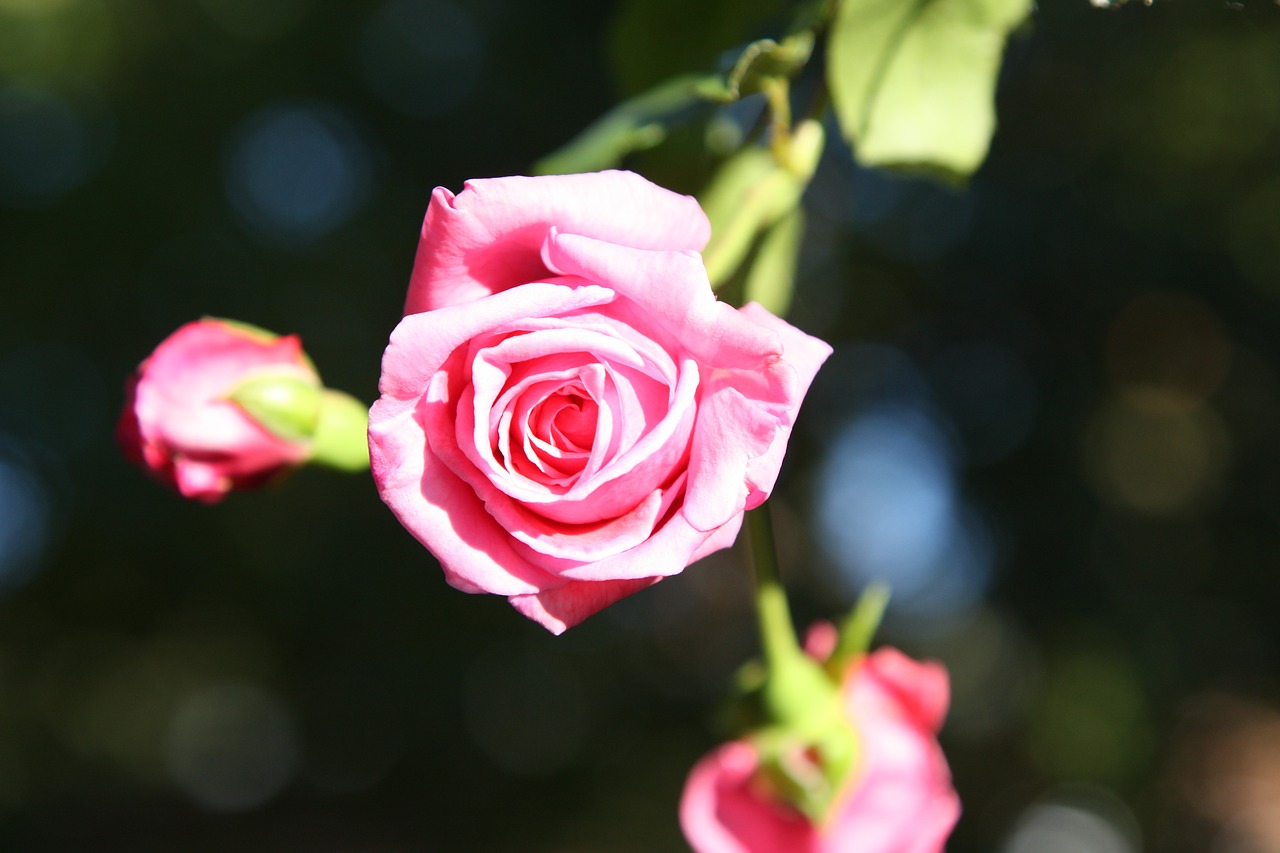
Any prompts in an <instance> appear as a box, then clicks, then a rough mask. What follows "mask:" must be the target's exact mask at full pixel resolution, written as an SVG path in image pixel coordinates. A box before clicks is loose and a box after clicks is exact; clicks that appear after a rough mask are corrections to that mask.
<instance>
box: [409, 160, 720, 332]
mask: <svg viewBox="0 0 1280 853" xmlns="http://www.w3.org/2000/svg"><path fill="white" fill-rule="evenodd" d="M552 226H557V227H558V228H559V229H560V230H561V231H565V232H569V233H575V234H583V235H586V236H589V237H595V238H598V239H600V240H606V241H609V242H617V243H622V244H626V245H629V246H635V247H636V248H639V249H666V250H691V251H698V250H700V249H701V248H702V247H703V246H705V245H706V243H707V240H708V239H709V238H710V236H711V225H710V223H709V222H708V221H707V217H706V214H705V213H703V212H702V208H701V207H700V206H699V205H698V202H697V201H696V200H695V199H693V198H691V197H689V196H683V195H679V194H677V193H673V192H671V191H670V190H666V189H663V188H662V187H659V186H657V185H656V184H652V183H650V182H649V181H646V180H645V179H644V178H642V177H640V176H639V175H636V174H633V173H631V172H600V173H596V174H589V175H556V176H547V177H539V178H526V177H509V178H492V179H487V180H475V181H468V182H467V183H466V185H465V186H464V188H463V190H462V192H461V193H459V194H458V195H457V196H454V195H453V194H452V193H451V192H449V191H448V190H446V189H444V188H443V187H441V188H438V189H437V190H436V191H435V192H434V193H433V194H432V197H431V204H430V205H429V206H428V207H427V214H426V218H425V220H424V222H423V224H422V239H421V241H420V242H419V243H418V254H417V258H416V260H415V262H414V269H413V276H412V278H411V280H410V283H409V294H408V298H407V299H406V302H405V313H406V314H414V313H418V312H420V311H428V310H431V309H435V308H442V307H444V306H448V305H457V304H462V303H466V302H471V301H474V300H476V299H479V298H482V297H484V296H487V295H489V294H492V293H497V292H499V291H502V290H506V289H507V288H510V287H514V286H516V285H519V284H525V283H527V282H530V281H537V280H539V279H541V278H544V277H546V275H547V269H546V267H545V266H544V265H543V264H542V262H541V260H540V259H539V256H538V252H539V249H540V248H541V247H542V243H543V241H544V240H545V239H546V236H547V232H548V230H549V229H550V228H551V227H552Z"/></svg>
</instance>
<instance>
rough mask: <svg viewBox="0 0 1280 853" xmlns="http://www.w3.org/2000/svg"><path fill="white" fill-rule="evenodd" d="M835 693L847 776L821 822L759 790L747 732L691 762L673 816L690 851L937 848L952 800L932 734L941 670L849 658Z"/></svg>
mask: <svg viewBox="0 0 1280 853" xmlns="http://www.w3.org/2000/svg"><path fill="white" fill-rule="evenodd" d="M843 692H844V695H845V697H846V701H847V707H848V711H849V717H850V719H851V721H852V723H853V726H854V728H855V730H856V731H857V735H858V746H859V750H860V753H859V758H858V764H857V768H856V769H855V771H854V776H853V778H852V779H851V780H850V781H849V783H848V784H847V788H846V791H845V793H844V795H843V796H842V797H841V801H840V802H839V803H838V804H837V805H836V806H835V809H834V811H833V814H832V816H831V818H830V820H829V822H828V824H827V825H826V826H822V827H819V826H815V825H813V824H812V823H810V822H809V821H808V820H807V819H806V818H804V817H803V816H802V815H801V814H800V813H799V812H797V811H796V810H794V809H793V808H792V807H791V806H789V805H787V804H785V803H782V802H779V801H777V800H776V799H775V798H773V797H772V796H770V794H768V793H767V788H766V787H765V785H764V780H762V779H760V778H758V774H757V769H758V765H759V760H758V756H757V752H756V748H755V746H753V745H752V744H751V742H750V741H746V740H739V741H733V742H731V743H727V744H725V745H723V746H721V747H720V748H718V749H716V750H715V751H713V752H712V753H710V754H709V755H707V756H706V757H704V758H703V759H702V760H701V761H699V762H698V763H697V765H695V766H694V768H693V772H691V773H690V774H689V780H688V782H687V783H686V784H685V789H684V796H683V797H682V798H681V802H680V824H681V827H682V828H683V829H684V834H685V838H687V839H688V841H689V843H690V845H692V846H693V849H694V850H696V851H697V853H939V851H941V850H942V849H943V847H944V845H945V843H946V840H947V836H948V835H949V834H950V833H951V829H952V827H953V826H954V825H955V822H956V819H957V818H958V817H959V816H960V800H959V798H958V797H957V796H956V792H955V790H954V789H953V788H952V787H951V773H950V771H949V770H948V769H947V762H946V759H945V758H944V757H943V755H942V750H941V749H939V747H938V743H937V740H936V739H935V735H936V734H937V732H938V729H939V728H941V726H942V720H943V717H945V716H946V712H947V704H948V700H949V688H948V684H947V673H946V670H945V669H943V668H942V666H941V665H939V664H936V663H919V662H917V661H913V660H911V659H910V658H908V657H907V656H906V655H904V654H902V653H901V652H899V651H897V650H896V649H888V648H885V649H880V650H878V651H876V652H874V653H872V654H871V655H868V656H867V657H865V658H863V659H862V660H861V661H859V662H858V663H855V664H854V665H853V666H852V667H851V668H850V670H849V672H848V674H847V676H846V677H845V681H844V686H843Z"/></svg>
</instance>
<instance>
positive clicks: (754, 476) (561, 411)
mask: <svg viewBox="0 0 1280 853" xmlns="http://www.w3.org/2000/svg"><path fill="white" fill-rule="evenodd" d="M709 233H710V225H709V224H708V222H707V218H706V216H705V214H703V212H702V209H701V208H700V207H699V206H698V203H697V202H696V201H695V200H694V199H692V198H689V197H687V196H680V195H676V194H675V193H672V192H669V191H667V190H664V189H662V188H660V187H657V186H655V185H653V184H651V183H649V182H648V181H646V180H644V179H643V178H641V177H639V176H637V175H634V174H631V173H629V172H602V173H599V174H587V175H564V176H554V177H541V178H524V177H514V178H496V179H490V180H479V181H469V182H468V183H467V185H466V187H465V189H464V190H463V191H462V192H461V193H460V194H458V195H457V196H456V197H455V196H454V195H453V194H452V193H450V192H449V191H448V190H446V189H443V188H440V189H437V190H436V191H435V194H434V195H433V197H432V200H431V205H430V206H429V208H428V209H427V215H426V221H425V222H424V224H423V228H422V241H421V243H420V244H419V247H418V257H417V262H416V265H415V267H414V271H413V278H412V280H411V282H410V285H409V296H408V300H407V304H406V306H405V310H406V312H407V314H406V316H405V318H404V319H403V320H401V322H400V325H399V326H398V327H397V328H396V330H395V332H394V333H393V334H392V336H391V343H390V345H389V346H388V348H387V351H386V355H385V356H384V358H383V362H382V379H381V383H380V386H379V390H380V391H381V394H382V398H381V399H380V400H378V402H377V403H376V404H374V406H373V409H372V411H371V412H370V418H369V440H370V454H371V461H372V468H373V475H374V479H375V480H376V481H377V484H378V488H379V491H380V493H381V495H382V499H383V500H384V501H386V503H387V505H388V506H390V507H391V509H392V511H393V512H394V513H395V514H396V516H397V517H398V518H399V519H400V521H401V523H402V524H404V526H405V527H406V528H408V529H409V531H410V532H411V533H413V535H414V536H416V537H417V538H418V539H419V540H420V541H421V542H422V543H423V544H424V545H426V546H427V548H429V549H430V550H431V551H432V553H434V554H435V555H436V557H437V558H438V559H439V560H440V563H441V565H442V566H443V568H444V572H445V577H446V578H447V580H448V582H449V583H450V584H452V585H453V586H455V587H457V588H458V589H461V590H463V591H465V592H488V593H496V594H499V595H505V596H508V598H509V600H510V601H511V603H512V604H513V605H514V606H515V607H516V609H517V610H519V611H520V612H521V613H523V614H524V615H525V616H528V617H529V618H531V619H533V620H535V621H537V622H539V623H541V624H542V625H544V626H546V627H547V628H548V629H550V630H551V631H553V632H555V633H559V632H561V631H563V630H565V629H566V628H568V627H569V626H571V625H575V624H577V623H578V622H580V621H582V620H583V619H585V618H586V617H587V616H590V615H591V614H592V613H595V612H596V611H598V610H600V609H602V608H604V607H606V606H608V605H609V604H611V603H613V602H614V601H617V600H618V599H620V598H622V597H624V596H627V595H630V594H631V593H633V592H636V591H637V590H640V589H642V588H644V587H646V586H648V585H650V584H652V583H654V582H655V581H657V580H659V579H661V578H662V577H665V576H669V575H674V574H676V573H678V572H680V571H681V570H683V569H684V568H685V566H687V565H688V564H689V563H691V562H693V561H694V560H697V559H698V558H700V557H702V556H705V555H706V554H709V553H711V552H712V551H715V550H717V549H720V548H724V547H727V546H728V545H729V544H731V543H732V541H733V539H734V537H735V535H736V534H737V531H738V527H739V525H740V524H741V521H742V512H743V510H744V509H746V508H750V507H754V506H757V505H758V504H760V503H761V502H762V501H764V499H765V498H766V497H767V496H768V494H769V491H770V490H771V489H772V488H773V484H774V481H775V480H776V479H777V476H778V468H779V465H780V464H781V462H782V456H783V453H784V452H785V450H786V444H787V438H788V436H789V434H790V431H791V426H792V423H793V422H794V420H795V416H796V412H797V410H798V408H799V406H800V401H801V399H802V398H803V396H804V394H805V391H806V390H807V389H808V386H809V383H810V382H811V381H812V379H813V376H814V373H815V372H816V371H817V369H818V366H819V365H820V364H821V363H822V361H823V360H824V359H825V358H826V357H827V355H829V354H830V351H831V350H830V348H829V347H828V346H827V345H826V344H825V343H823V342H822V341H819V340H817V339H816V338H812V337H809V336H808V335H805V334H804V333H802V332H800V331H799V330H797V329H795V328H794V327H792V326H790V325H788V324H787V323H786V322H784V321H782V320H780V319H778V318H777V317H774V316H772V315H771V314H769V313H768V312H767V311H765V310H764V309H762V308H760V307H759V306H757V305H748V306H747V307H745V308H743V309H741V310H734V309H733V308H731V307H729V306H728V305H726V304H724V303H721V302H717V301H716V299H715V296H714V295H713V294H712V292H711V288H710V286H709V284H708V282H707V275H706V271H705V269H704V267H703V265H702V258H701V256H700V255H699V254H698V250H699V249H700V248H701V247H702V246H703V245H704V244H705V243H706V241H707V238H708V236H709Z"/></svg>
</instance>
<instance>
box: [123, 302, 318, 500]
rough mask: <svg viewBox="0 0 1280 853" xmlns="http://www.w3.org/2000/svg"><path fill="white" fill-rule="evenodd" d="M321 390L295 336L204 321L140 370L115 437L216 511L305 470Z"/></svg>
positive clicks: (146, 466)
mask: <svg viewBox="0 0 1280 853" xmlns="http://www.w3.org/2000/svg"><path fill="white" fill-rule="evenodd" d="M323 390H324V389H323V386H322V385H321V383H320V377H319V376H318V375H317V374H316V370H315V368H314V367H313V366H312V364H311V361H310V360H309V359H308V358H307V356H306V354H305V353H304V352H303V351H302V344H301V342H300V341H299V340H298V338H297V336H295V335H288V336H284V337H281V336H278V335H275V334H272V333H270V332H267V331H265V330H263V329H259V328H257V327H254V326H249V325H246V324H242V323H236V322H232V321H228V320H218V319H209V318H206V319H203V320H199V321H196V322H193V323H188V324H187V325H185V326H183V327H182V328H180V329H178V330H177V331H176V332H174V333H173V334H172V335H170V336H169V337H168V338H166V339H165V340H164V341H163V342H162V343H161V344H160V345H159V346H158V347H156V350H155V352H153V353H152V354H151V355H150V356H148V357H147V358H146V360H144V361H143V362H142V364H140V365H139V366H138V370H137V372H136V373H135V374H134V375H133V376H132V377H131V378H130V379H129V381H128V383H127V386H126V401H125V406H124V411H123V412H122V413H121V415H120V420H119V422H118V424H117V427H116V437H117V440H118V441H119V443H120V447H121V449H122V450H123V451H124V454H125V455H126V456H127V457H128V458H129V459H130V460H131V461H132V462H134V463H135V464H137V465H138V466H139V467H141V468H142V469H143V470H145V471H147V472H148V473H149V474H150V475H151V476H153V477H154V478H156V479H157V480H159V481H161V482H163V483H165V484H167V485H170V486H172V487H173V488H175V489H177V491H178V492H179V493H180V494H182V495H183V496H184V497H188V498H193V499H195V500H199V501H204V502H206V503H214V502H216V501H219V500H221V499H222V498H223V496H225V495H226V493H227V492H229V491H231V490H233V489H248V488H253V487H256V486H260V485H262V484H264V483H266V482H268V481H270V480H272V479H274V478H276V477H277V476H279V475H281V474H282V473H284V472H285V471H288V470H290V469H291V468H293V467H295V466H297V465H299V464H301V463H303V462H305V461H307V459H308V458H309V457H310V456H311V453H312V439H313V437H314V435H315V432H316V428H317V424H318V422H319V420H320V410H321V406H320V399H321V395H322V392H323Z"/></svg>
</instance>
